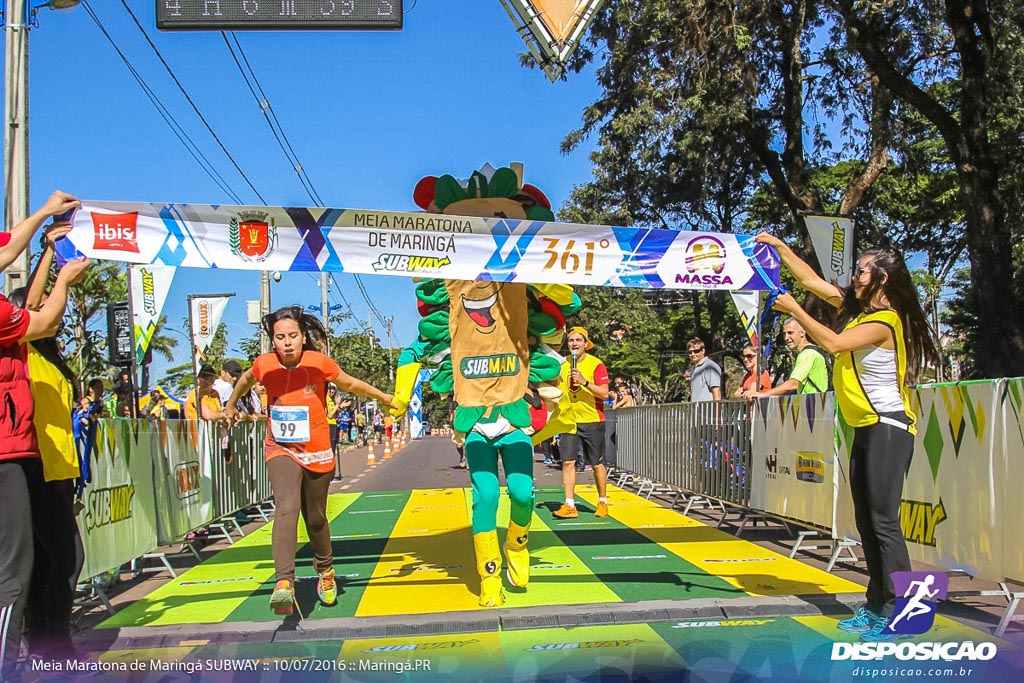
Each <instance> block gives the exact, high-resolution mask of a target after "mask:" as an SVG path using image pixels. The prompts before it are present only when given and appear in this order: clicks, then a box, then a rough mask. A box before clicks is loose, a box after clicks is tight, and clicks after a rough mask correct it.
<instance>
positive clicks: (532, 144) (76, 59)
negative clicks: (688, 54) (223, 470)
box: [0, 0, 598, 378]
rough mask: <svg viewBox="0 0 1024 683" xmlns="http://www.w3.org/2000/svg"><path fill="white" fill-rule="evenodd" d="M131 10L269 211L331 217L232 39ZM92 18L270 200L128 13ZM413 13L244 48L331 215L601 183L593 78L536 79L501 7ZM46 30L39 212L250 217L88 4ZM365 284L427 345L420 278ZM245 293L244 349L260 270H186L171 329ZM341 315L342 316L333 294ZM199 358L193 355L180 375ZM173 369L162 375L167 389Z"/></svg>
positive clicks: (282, 287) (313, 299)
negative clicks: (497, 170) (587, 138)
mask: <svg viewBox="0 0 1024 683" xmlns="http://www.w3.org/2000/svg"><path fill="white" fill-rule="evenodd" d="M8 1H10V0H8ZM14 1H17V0H14ZM129 5H130V6H131V8H132V11H133V12H134V13H135V15H136V16H137V17H138V19H139V21H140V23H141V24H142V25H143V27H144V28H145V29H146V31H147V33H148V34H149V36H150V38H151V39H152V40H153V42H154V43H155V45H156V46H157V48H158V49H159V50H160V52H161V53H162V54H163V57H164V59H165V60H166V61H167V62H168V63H169V65H170V66H171V68H172V69H173V71H174V73H175V75H176V76H177V78H178V79H179V80H180V82H181V83H182V85H183V86H184V87H185V89H186V90H187V92H188V94H189V96H190V97H191V98H192V99H193V101H194V102H195V103H196V105H197V106H198V108H199V109H200V111H201V112H202V114H203V116H204V117H205V118H206V119H207V120H208V121H209V122H210V124H211V126H212V127H213V129H214V131H215V132H216V134H217V136H218V137H219V138H220V139H221V140H222V141H223V143H224V145H225V146H226V147H227V149H228V151H229V152H230V153H231V154H232V156H233V157H234V158H235V159H236V160H237V162H238V164H239V166H240V167H241V168H242V169H243V170H244V172H245V173H246V175H247V176H248V177H249V178H250V179H251V181H252V183H253V185H254V186H255V188H256V189H257V190H258V191H259V193H260V194H261V195H262V196H263V198H264V200H265V203H266V204H269V205H275V206H277V205H292V206H310V205H313V202H312V200H310V199H309V197H308V195H307V194H306V192H305V191H304V190H303V187H302V185H301V184H300V182H299V180H298V178H297V177H296V175H295V173H294V172H293V171H292V169H291V166H290V164H289V162H288V161H287V159H286V158H285V155H284V153H283V152H282V151H281V149H280V148H279V146H278V144H277V143H276V142H275V140H274V137H273V135H272V133H271V130H270V128H269V126H268V125H267V124H266V122H265V120H264V118H263V115H262V114H261V112H260V110H259V108H258V107H257V104H256V102H255V100H254V98H253V96H252V94H251V93H250V91H249V89H248V86H247V85H246V83H245V81H244V80H243V78H242V75H241V73H240V72H239V70H238V68H237V67H236V66H235V63H234V61H233V59H232V57H231V54H230V52H229V51H228V48H227V46H226V45H225V43H224V40H223V38H222V37H221V34H220V33H218V32H166V33H165V32H161V31H158V30H157V29H156V20H155V9H154V6H155V3H154V2H151V1H150V2H138V1H136V2H130V3H129ZM91 6H92V8H93V10H94V12H95V13H96V15H97V16H98V17H99V19H100V21H101V22H102V24H103V25H104V27H105V28H106V30H107V31H108V32H109V34H110V35H111V37H112V38H113V40H114V41H115V42H116V44H117V45H118V47H119V48H120V49H121V50H122V51H123V52H124V53H125V55H126V56H127V57H128V59H129V61H130V62H131V64H132V65H133V66H134V68H135V69H136V70H137V71H138V73H139V74H140V75H141V76H142V78H143V79H144V80H145V82H146V83H147V84H148V85H149V87H150V88H151V89H152V90H153V91H154V92H155V93H156V94H157V96H158V97H159V98H160V101H161V102H162V103H163V104H164V106H165V107H166V108H167V109H168V110H169V111H170V112H171V113H172V114H173V116H174V117H175V118H176V119H177V120H178V121H179V122H180V123H181V124H182V126H183V127H184V128H185V129H186V130H187V131H188V133H189V135H190V136H191V138H192V139H193V140H194V141H195V143H196V145H197V146H198V147H199V148H200V149H201V150H202V151H203V153H204V154H205V155H206V156H207V157H208V158H209V159H210V160H211V162H212V163H213V164H214V166H215V167H216V168H217V170H218V171H219V173H220V174H221V175H222V176H223V177H224V178H225V179H226V180H227V184H228V186H229V187H230V189H231V191H232V192H233V193H235V194H236V195H237V196H238V197H239V198H240V199H241V200H242V202H243V203H246V204H250V203H251V204H262V203H264V202H261V201H260V200H259V199H258V198H257V196H256V195H255V194H254V193H253V191H252V190H251V189H250V188H249V186H248V184H247V183H246V182H245V180H244V179H243V178H242V177H241V176H240V175H239V174H238V173H237V172H236V171H235V170H234V169H233V167H232V165H231V162H230V161H229V160H228V158H227V157H226V156H225V155H224V154H223V152H221V151H220V149H219V146H218V144H217V143H216V141H215V140H214V139H213V138H212V137H211V135H210V134H209V132H207V131H206V129H205V127H204V126H203V125H202V123H201V122H200V121H199V119H198V117H197V115H196V114H195V113H194V111H193V110H192V108H191V107H190V105H189V104H188V102H187V101H186V100H185V98H184V96H183V95H182V94H181V92H180V91H179V90H178V88H177V86H176V85H175V84H174V82H173V81H172V79H171V77H170V76H169V75H168V74H167V72H166V70H165V69H164V67H163V66H162V65H161V64H160V62H159V60H158V58H157V57H156V55H155V53H154V52H153V50H152V49H151V48H150V47H149V45H148V44H147V43H146V41H145V38H144V37H143V35H142V34H141V33H140V31H139V30H138V28H137V27H136V26H135V24H134V22H133V21H132V19H131V16H130V15H129V13H128V12H127V10H126V9H125V8H124V7H123V6H122V4H121V2H120V1H119V0H102V1H100V0H92V2H91ZM405 6H406V12H407V13H406V17H405V27H404V29H403V30H402V31H399V32H356V31H344V32H343V31H338V32H307V31H297V32H238V33H236V34H235V35H236V36H237V37H238V40H239V42H240V43H241V45H242V47H243V49H244V51H245V55H246V57H247V58H248V60H249V63H250V64H251V66H252V68H253V70H254V72H255V74H256V77H257V78H258V79H259V82H260V85H262V87H263V90H264V91H265V92H266V94H267V96H268V98H269V101H270V104H271V106H272V107H273V110H274V112H275V113H276V115H277V118H278V119H279V120H280V122H281V124H282V126H283V128H284V131H285V133H286V135H287V136H288V139H289V141H290V143H291V145H292V147H293V148H294V150H295V153H296V154H297V156H298V157H299V159H300V160H301V162H302V164H303V166H304V168H305V170H306V173H307V174H308V176H309V178H310V179H311V181H312V183H313V185H314V187H315V188H316V190H317V192H318V193H319V195H320V196H321V197H322V198H323V200H324V202H325V203H326V204H327V205H328V206H332V207H338V208H370V209H388V210H400V211H405V210H418V208H417V207H416V206H415V204H414V203H413V201H412V191H413V188H414V187H415V184H416V182H417V181H418V180H419V179H420V178H421V177H422V176H424V175H439V174H442V173H452V174H453V175H456V176H457V177H465V176H467V175H469V173H470V172H471V171H472V170H473V169H475V168H478V167H479V166H480V165H482V164H483V163H485V162H490V163H491V164H493V165H495V166H499V165H506V164H508V163H509V162H511V161H520V162H523V163H524V164H525V176H526V181H527V182H530V183H532V184H534V185H536V186H538V187H540V188H541V189H542V190H544V192H545V193H546V194H547V195H548V197H549V198H550V199H551V201H552V203H553V205H554V207H555V208H556V209H557V208H558V207H559V206H560V205H561V204H562V202H563V201H564V200H565V198H566V196H567V195H568V193H569V192H570V190H571V189H572V188H573V186H575V185H578V184H581V183H585V182H587V181H588V180H589V179H590V178H591V173H590V163H589V159H588V156H589V152H590V150H591V149H592V144H586V145H584V146H582V147H581V148H580V149H578V150H577V151H575V152H573V153H572V154H570V155H563V154H562V153H561V152H560V151H559V143H560V142H561V140H562V138H563V137H564V136H565V134H566V133H568V132H569V131H570V130H572V129H574V128H576V127H577V126H578V125H579V122H580V117H581V114H582V111H583V109H584V108H585V107H586V106H587V105H588V104H589V103H591V102H592V101H593V100H594V99H595V98H596V96H597V94H598V91H597V88H596V85H595V83H594V75H593V72H592V71H586V72H584V73H582V74H579V75H573V76H570V78H569V80H568V81H567V82H558V83H551V82H549V81H548V80H547V78H546V77H545V76H544V74H543V73H542V72H541V71H539V70H536V69H526V68H523V67H521V66H520V63H519V55H520V53H523V52H525V51H526V46H525V44H524V43H523V41H522V39H521V38H520V36H519V35H518V34H517V33H516V31H515V28H514V26H513V24H512V21H511V20H510V19H509V17H508V15H507V14H506V12H505V10H504V9H503V8H502V6H501V4H500V2H499V1H498V0H461V1H459V2H450V1H448V2H439V1H438V0H418V1H417V2H415V4H414V2H413V0H406V2H405ZM38 17H39V26H38V27H37V28H34V29H32V30H31V33H30V39H29V41H30V58H29V68H30V76H29V86H30V95H29V107H30V109H29V116H30V125H29V130H30V143H29V144H30V169H31V174H30V192H31V206H32V207H33V209H34V208H35V207H38V206H39V205H40V204H42V203H43V202H44V201H45V199H46V197H47V196H49V194H50V193H51V192H52V191H53V190H54V189H57V188H60V189H63V190H65V191H68V192H71V193H73V194H75V195H77V196H78V197H79V198H81V199H85V200H89V199H92V200H108V201H111V200H112V201H147V202H148V201H153V202H191V203H202V204H234V203H237V202H235V201H234V200H233V199H232V198H231V197H230V196H229V195H228V194H226V193H225V191H224V190H223V189H222V188H221V187H219V186H218V185H217V184H216V183H215V182H214V181H213V180H211V179H210V178H209V177H208V176H207V174H206V173H205V172H204V171H203V170H202V168H201V167H200V166H199V164H198V163H197V162H196V161H195V159H193V157H192V156H191V155H190V154H189V152H188V151H187V150H186V149H185V147H184V146H183V145H182V143H181V142H180V141H179V140H178V139H177V137H175V135H174V133H173V132H172V130H171V129H170V128H169V127H168V125H167V124H166V123H165V122H164V120H163V119H162V118H161V116H160V115H159V114H158V112H157V110H156V108H155V107H154V106H153V104H152V103H151V102H150V100H149V99H148V98H147V97H146V95H145V93H144V92H143V90H142V89H141V88H140V87H139V85H138V84H137V83H136V81H135V79H134V78H133V77H132V76H131V74H130V73H129V71H128V70H127V68H126V67H125V65H124V63H123V62H122V61H121V59H120V57H118V55H117V53H116V51H115V50H114V48H113V47H112V46H111V45H110V43H109V42H108V41H107V39H106V38H105V37H104V36H103V34H102V33H101V32H100V30H99V28H97V26H96V24H95V23H94V21H93V20H92V18H91V17H90V16H89V14H88V12H86V10H85V9H84V8H82V7H79V8H76V9H74V10H70V11H65V12H53V11H50V10H48V9H41V10H39V14H38ZM0 56H2V55H0ZM314 277H315V276H310V275H308V274H302V273H295V274H284V275H283V279H282V281H281V282H280V283H279V284H275V285H273V295H272V298H273V303H274V305H275V307H276V306H278V305H285V304H291V303H302V304H317V305H319V301H320V289H319V286H318V284H317V282H316V281H315V280H314ZM336 277H337V280H338V284H339V285H340V287H341V289H342V291H343V292H344V296H345V298H346V299H347V301H348V302H349V303H350V304H351V306H352V310H353V312H354V314H355V316H356V318H358V320H359V321H360V322H361V324H362V325H364V326H365V324H366V319H367V305H366V303H365V301H364V300H363V297H362V296H361V295H360V293H359V291H358V289H357V287H356V285H355V282H354V279H353V277H352V276H350V275H347V274H342V275H337V276H336ZM363 281H364V283H365V284H366V286H367V288H368V290H369V292H370V295H371V298H372V299H373V302H374V305H375V306H376V307H377V308H378V310H379V311H380V312H381V313H382V315H384V316H393V317H394V321H395V322H394V330H395V343H396V345H401V344H404V343H408V342H409V341H411V340H412V339H413V338H414V337H415V334H416V332H415V325H416V322H417V320H418V316H417V313H416V309H415V300H414V297H413V294H412V285H411V282H410V281H409V280H407V279H405V278H396V277H386V276H363ZM231 291H233V292H235V293H236V295H237V296H236V297H235V299H234V300H233V301H232V303H231V304H230V305H229V307H228V310H227V313H226V315H225V321H226V322H227V323H228V335H229V346H235V345H236V343H237V340H238V339H240V338H241V337H243V336H246V335H247V334H248V333H249V331H250V330H251V327H250V326H249V325H248V324H247V323H246V307H245V301H246V300H249V299H258V298H259V276H258V275H257V274H254V273H248V272H235V273H229V272H211V271H200V270H194V269H181V270H180V271H179V273H178V275H177V278H176V282H175V284H174V287H173V288H172V291H171V293H170V296H169V299H168V304H167V306H166V308H165V312H166V313H167V315H168V319H169V324H170V325H172V326H174V327H180V321H181V320H182V318H183V317H184V316H185V314H186V313H185V311H186V304H185V300H186V296H187V295H188V294H190V293H196V294H199V293H215V292H231ZM331 303H332V304H339V303H341V299H340V297H339V296H338V294H337V292H336V290H333V289H332V294H331ZM374 325H375V327H376V332H377V334H378V336H379V337H383V335H384V331H383V329H382V328H381V326H380V324H379V323H378V322H377V321H376V320H375V321H374ZM352 326H354V324H350V327H352ZM179 341H181V342H182V344H181V347H183V346H184V340H181V339H180V340H179ZM181 347H179V348H181ZM185 357H186V353H185V351H184V350H182V351H180V358H178V359H177V360H178V362H184V359H185ZM167 365H168V364H167V363H165V362H163V361H159V360H158V361H156V363H155V366H154V377H156V378H159V377H160V376H161V374H162V368H164V367H166V366H167Z"/></svg>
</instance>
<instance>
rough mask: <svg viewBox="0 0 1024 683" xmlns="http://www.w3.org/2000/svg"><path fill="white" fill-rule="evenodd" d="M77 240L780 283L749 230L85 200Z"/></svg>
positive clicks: (337, 267) (373, 271)
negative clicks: (739, 232)
mask: <svg viewBox="0 0 1024 683" xmlns="http://www.w3.org/2000/svg"><path fill="white" fill-rule="evenodd" d="M68 239H69V240H70V242H71V243H72V244H73V245H74V247H75V248H76V249H77V250H78V251H79V252H81V253H83V254H85V255H86V256H89V257H90V258H98V259H105V260H108V261H122V262H127V263H143V264H161V265H166V266H175V267H184V268H222V269H231V270H278V271H328V272H346V273H360V274H370V275H398V276H404V277H442V278H448V279H454V280H494V281H499V282H530V283H565V284H574V285H607V286H613V287H637V288H644V289H661V288H666V289H723V290H732V289H747V290H770V289H774V288H775V287H777V286H778V283H779V260H778V256H777V254H776V253H775V251H774V250H772V249H771V248H770V247H768V246H767V245H764V244H758V243H757V242H755V241H754V238H753V237H752V236H747V235H734V234H727V233H710V232H677V231H674V230H662V229H651V228H623V227H613V226H606V225H582V224H576V223H558V222H550V223H548V222H543V221H531V220H513V219H507V218H475V217H465V216H444V215H437V214H427V213H402V212H395V211H368V210H360V209H323V208H301V207H287V208H285V207H269V206H225V205H221V206H209V205H203V204H146V203H137V202H98V201H86V202H83V206H82V209H80V210H79V211H78V212H77V213H76V214H75V218H74V227H73V229H72V231H71V233H70V234H69V235H68Z"/></svg>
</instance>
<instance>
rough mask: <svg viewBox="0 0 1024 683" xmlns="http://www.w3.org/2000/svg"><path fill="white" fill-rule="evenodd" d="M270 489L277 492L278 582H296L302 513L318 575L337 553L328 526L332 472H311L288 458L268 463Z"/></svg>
mask: <svg viewBox="0 0 1024 683" xmlns="http://www.w3.org/2000/svg"><path fill="white" fill-rule="evenodd" d="M267 473H268V474H269V475H270V486H271V489H273V491H274V529H273V531H272V532H271V537H270V544H271V548H272V552H273V555H274V573H275V575H276V577H277V580H278V581H280V580H281V579H288V580H289V581H291V582H292V583H293V584H294V583H295V551H296V547H295V546H296V544H297V543H298V534H299V531H298V526H299V512H300V511H301V512H302V519H303V520H304V521H305V523H306V533H307V534H308V535H309V542H310V545H312V546H313V567H314V568H315V569H316V571H317V573H322V572H325V571H327V570H328V569H330V568H331V565H332V564H333V563H334V551H333V550H332V548H331V530H330V529H329V528H328V526H327V491H328V489H330V487H331V475H332V472H311V471H309V470H307V469H306V468H305V467H303V466H302V465H300V464H299V463H297V462H295V461H294V460H292V459H291V458H289V457H288V456H287V455H279V456H277V457H275V458H271V459H270V460H268V461H267Z"/></svg>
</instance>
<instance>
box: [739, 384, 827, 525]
mask: <svg viewBox="0 0 1024 683" xmlns="http://www.w3.org/2000/svg"><path fill="white" fill-rule="evenodd" d="M753 409H754V432H753V451H752V453H751V468H750V469H751V488H750V507H751V508H753V509H754V510H760V511H762V512H767V513H769V514H771V515H774V516H778V517H783V518H786V519H792V520H795V521H797V522H803V523H805V524H811V525H813V526H816V527H820V528H822V529H828V530H830V531H831V530H832V528H833V525H834V514H835V513H834V507H835V505H834V504H835V495H836V493H835V492H836V486H837V485H838V484H837V482H838V479H837V472H836V455H835V451H836V449H835V396H834V395H833V394H831V393H828V394H802V395H798V394H792V395H787V396H777V397H771V398H764V399H758V400H757V401H754V407H753Z"/></svg>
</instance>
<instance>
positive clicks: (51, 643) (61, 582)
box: [8, 222, 85, 658]
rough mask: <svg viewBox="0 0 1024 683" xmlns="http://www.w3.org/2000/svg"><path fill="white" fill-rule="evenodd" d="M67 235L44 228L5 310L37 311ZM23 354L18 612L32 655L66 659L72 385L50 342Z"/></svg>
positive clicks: (71, 582) (75, 554)
mask: <svg viewBox="0 0 1024 683" xmlns="http://www.w3.org/2000/svg"><path fill="white" fill-rule="evenodd" d="M70 227H71V225H70V223H66V222H55V223H53V224H52V225H50V226H48V227H47V229H46V232H45V234H44V238H43V245H44V248H43V252H42V254H40V256H39V261H38V263H37V264H36V268H35V270H34V271H33V273H32V278H31V280H30V281H29V286H28V288H27V289H26V288H25V287H20V288H18V289H15V290H13V291H12V292H11V293H10V294H9V295H8V299H9V300H10V302H11V303H12V304H14V305H15V306H17V307H18V308H27V309H28V310H30V311H37V310H39V309H40V308H41V307H42V305H43V304H44V302H45V301H46V293H45V287H46V280H47V275H48V274H49V272H50V267H51V266H52V265H53V254H54V242H55V241H56V240H57V239H59V238H60V237H62V236H63V235H64V234H66V233H67V232H68V230H69V229H70ZM25 354H26V365H27V367H28V372H29V385H30V387H31V390H32V398H33V400H34V401H35V411H34V412H33V423H34V425H35V431H36V439H37V441H38V443H39V454H40V456H41V460H42V466H43V476H42V478H41V479H36V478H32V479H30V480H29V496H30V500H31V505H32V531H33V537H34V546H35V560H34V562H33V564H32V580H31V584H30V587H29V592H28V601H27V603H26V605H25V631H26V633H27V636H28V642H29V650H30V652H31V653H32V654H37V655H45V656H50V657H54V658H56V657H62V658H63V657H71V656H74V652H73V650H72V647H71V610H72V604H73V600H74V590H75V584H76V583H77V582H78V575H79V573H80V572H81V571H82V564H83V562H84V560H85V551H84V547H83V545H82V537H81V535H80V534H79V531H78V524H77V523H76V522H75V514H74V492H75V483H74V482H75V479H77V478H78V477H79V476H80V470H79V464H78V449H77V447H76V445H75V437H74V432H73V429H72V423H71V419H72V418H71V412H72V410H73V409H74V406H75V403H76V401H77V399H78V379H77V378H76V377H75V374H74V373H73V372H72V371H71V368H70V367H69V366H68V364H67V361H66V360H64V356H63V354H62V353H61V350H60V346H58V344H57V339H56V337H44V338H42V339H35V340H33V341H30V342H28V343H27V344H26V348H25Z"/></svg>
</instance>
